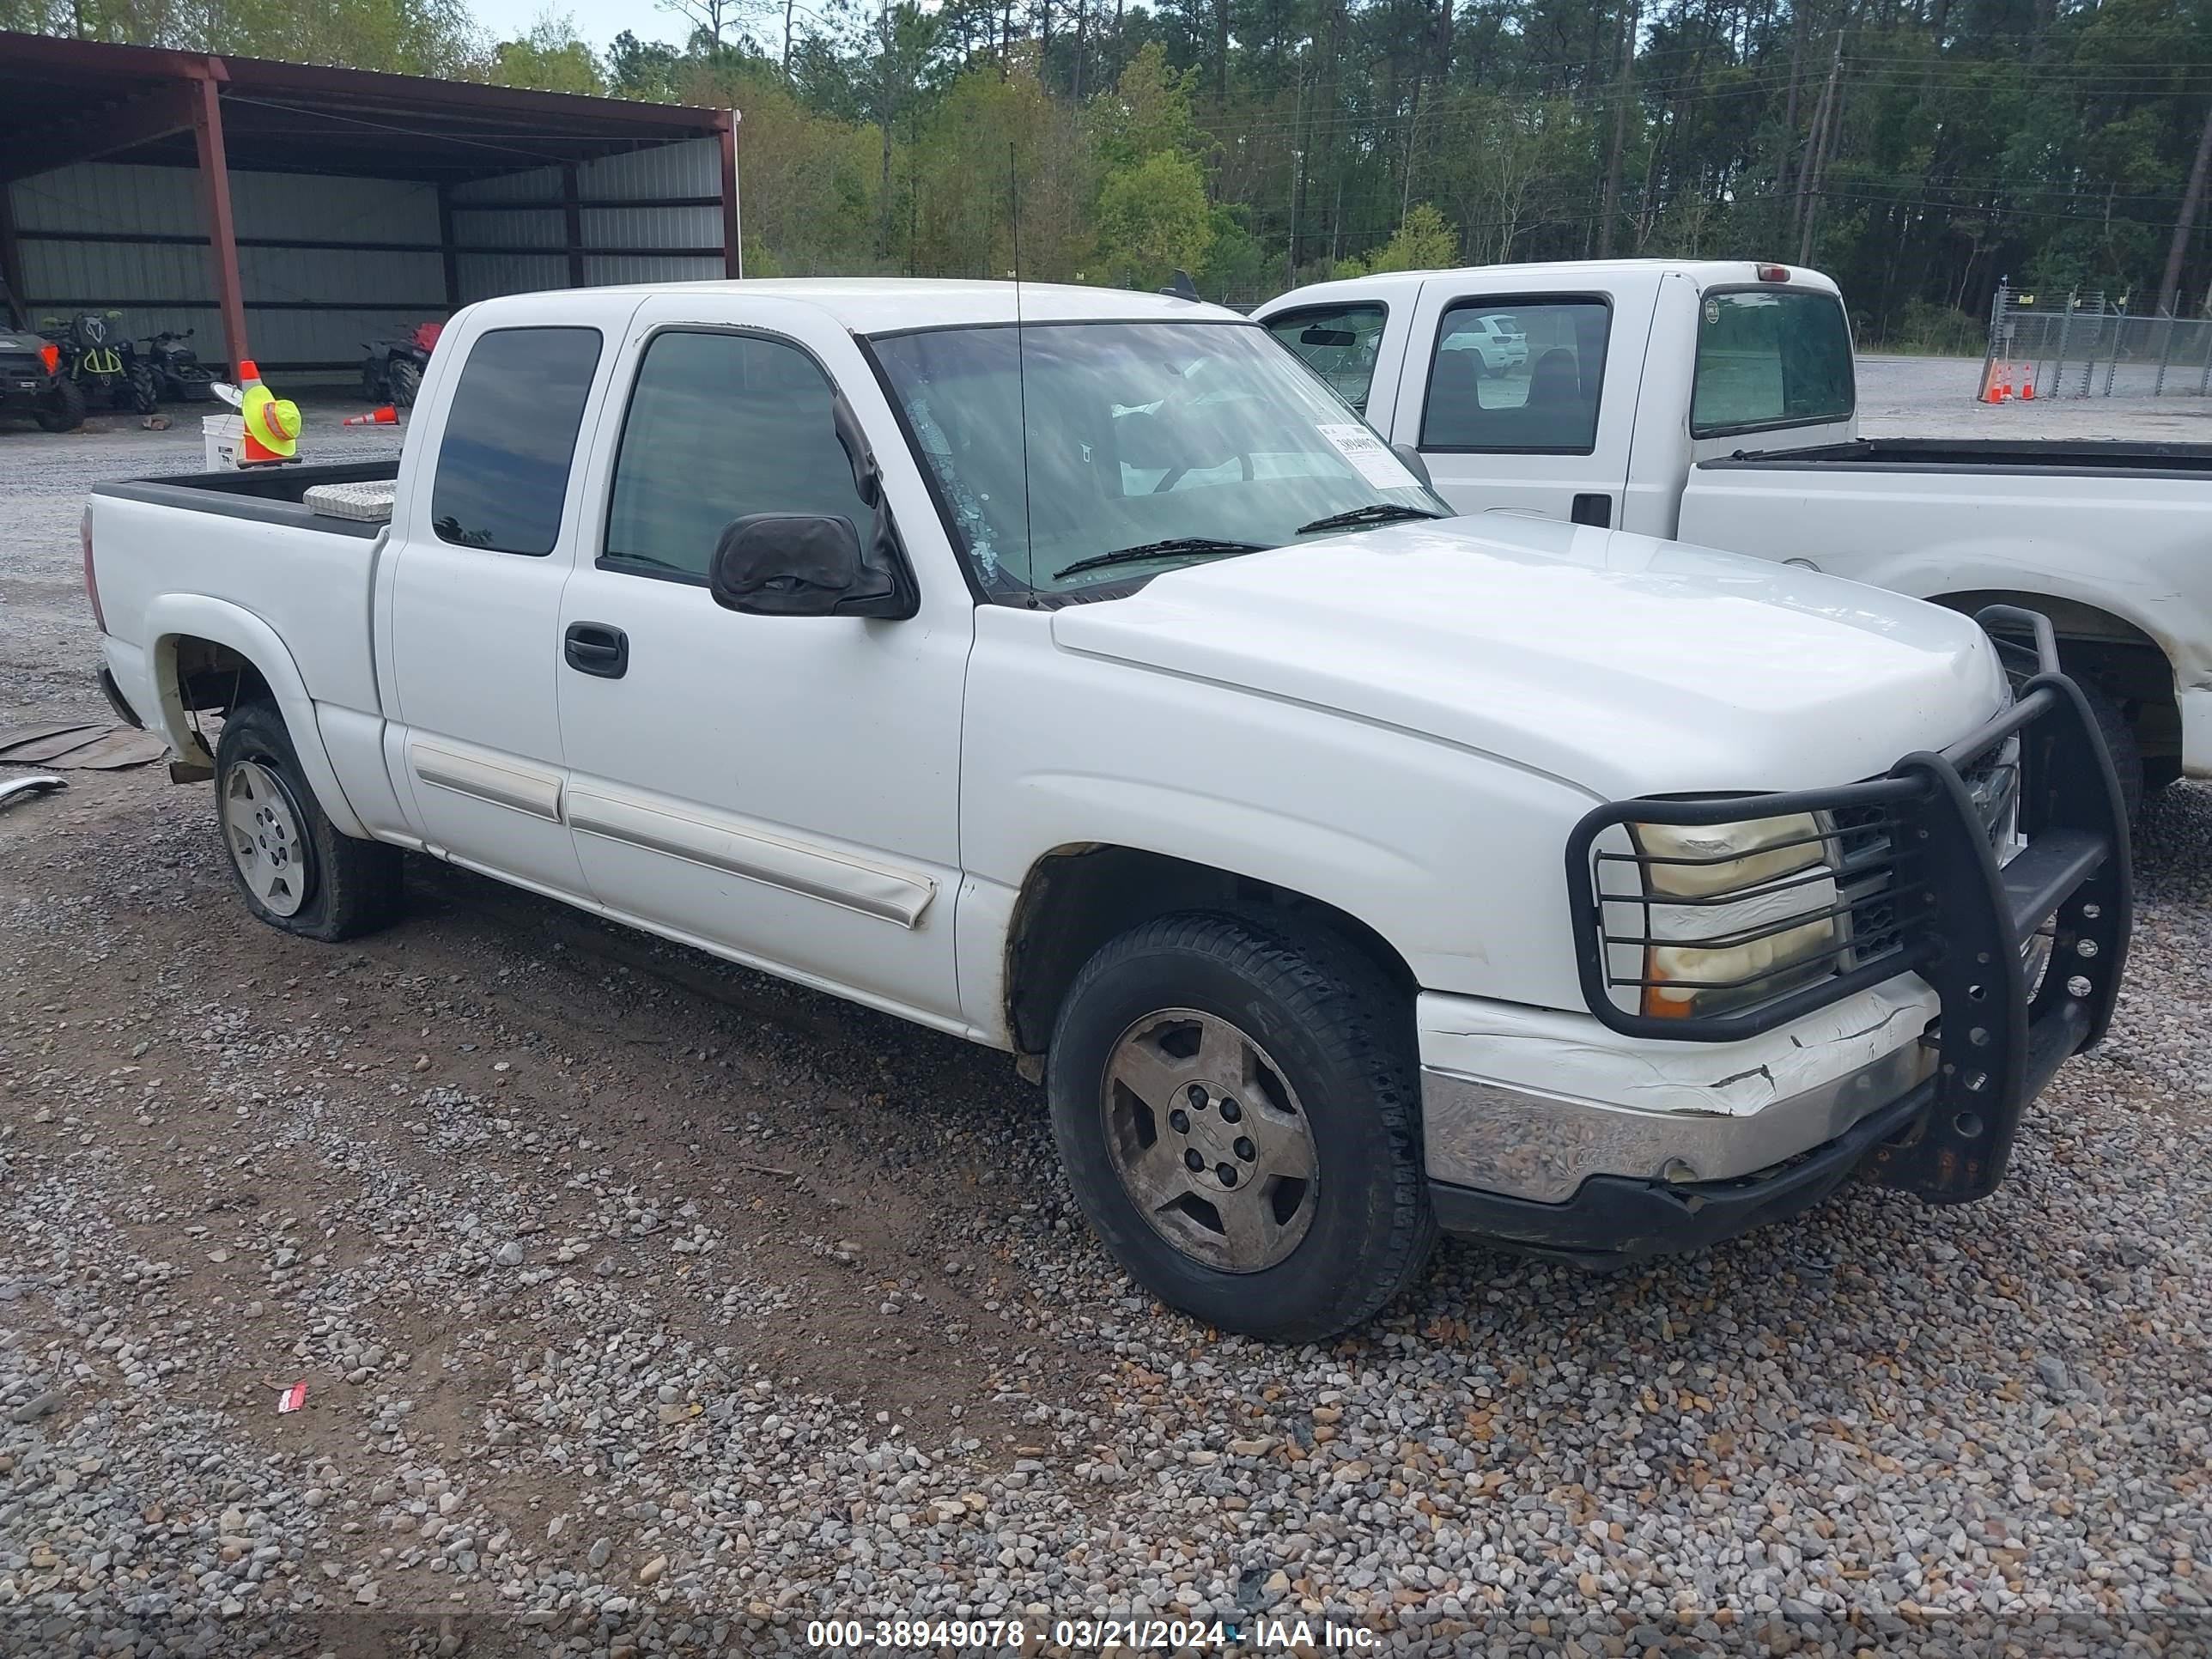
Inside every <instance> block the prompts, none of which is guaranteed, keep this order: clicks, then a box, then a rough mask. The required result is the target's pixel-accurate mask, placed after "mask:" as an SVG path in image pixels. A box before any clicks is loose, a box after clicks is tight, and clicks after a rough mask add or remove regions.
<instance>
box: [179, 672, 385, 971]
mask: <svg viewBox="0 0 2212 1659" xmlns="http://www.w3.org/2000/svg"><path fill="white" fill-rule="evenodd" d="M215 799H216V825H217V829H218V831H219V833H220V835H221V836H222V845H223V855H224V858H225V860H226V861H227V862H228V864H229V866H230V872H231V874H232V875H233V876H234V878H236V879H237V882H238V886H239V890H240V892H242V893H244V894H245V895H246V908H248V909H249V910H251V911H252V912H253V914H254V915H257V916H258V917H259V918H260V919H261V920H262V921H265V922H267V923H268V924H269V925H270V927H276V928H279V929H282V930H283V932H285V933H297V934H298V935H299V936H300V937H301V938H302V939H322V940H325V941H326V942H335V941H337V940H338V939H353V938H356V937H357V936H358V935H360V934H362V933H374V932H375V931H376V930H377V929H378V928H380V927H387V926H389V925H390V924H391V923H392V921H394V920H396V919H397V918H398V915H399V910H400V887H401V868H402V866H401V860H400V854H399V849H398V848H396V847H391V846H387V845H386V844H385V843H384V842H376V841H358V840H356V839H355V838H354V837H353V836H348V835H343V834H341V833H340V832H339V831H338V829H337V827H336V826H334V825H333V824H332V823H331V821H330V817H329V816H328V815H327V814H326V813H325V812H324V811H323V808H322V804H321V803H320V802H319V801H318V800H317V799H315V792H314V790H313V788H311V787H309V786H308V783H307V778H306V777H305V775H303V774H302V773H301V770H300V757H299V754H298V752H297V751H296V750H295V749H294V748H293V746H292V734H291V732H289V731H288V730H287V729H286V728H285V725H284V717H283V715H282V714H279V713H278V712H277V709H276V704H274V703H271V702H249V703H246V704H244V705H242V706H241V707H240V708H237V709H235V710H234V711H233V712H232V714H231V716H230V718H229V719H228V720H226V721H224V722H223V727H222V740H221V741H220V742H219V743H218V744H216V755H215Z"/></svg>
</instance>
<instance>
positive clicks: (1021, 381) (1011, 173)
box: [1006, 141, 1036, 594]
mask: <svg viewBox="0 0 2212 1659" xmlns="http://www.w3.org/2000/svg"><path fill="white" fill-rule="evenodd" d="M1006 216H1007V218H1008V219H1009V220H1010V221H1011V222H1012V227H1013V234H1014V385H1015V386H1016V388H1017V390H1018V393H1019V396H1020V398H1021V416H1022V544H1023V550H1024V553H1025V555H1026V556H1027V557H1026V563H1025V568H1026V569H1027V572H1028V577H1027V580H1028V581H1029V586H1030V592H1031V593H1032V594H1034V593H1035V592H1036V532H1035V531H1034V530H1033V529H1032V528H1031V526H1030V380H1029V368H1028V352H1027V350H1026V349H1024V345H1023V343H1022V176H1021V171H1020V169H1019V168H1018V167H1017V166H1016V165H1015V161H1014V146H1013V144H1012V141H1009V142H1008V143H1007V145H1006Z"/></svg>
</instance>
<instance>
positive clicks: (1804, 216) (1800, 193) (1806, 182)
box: [1790, 28, 1844, 264]
mask: <svg viewBox="0 0 2212 1659" xmlns="http://www.w3.org/2000/svg"><path fill="white" fill-rule="evenodd" d="M1843 68H1844V32H1843V30H1842V29H1840V28H1838V30H1837V31H1836V46H1835V51H1834V52H1833V53H1832V55H1831V57H1830V58H1829V60H1828V83H1827V85H1826V86H1825V87H1823V88H1820V104H1819V105H1818V106H1817V107H1815V108H1814V111H1813V131H1811V132H1810V133H1808V135H1806V138H1805V160H1804V161H1803V163H1802V165H1801V166H1800V167H1798V169H1797V203H1796V207H1795V208H1794V209H1793V210H1791V212H1790V228H1791V229H1792V230H1797V231H1800V232H1801V233H1802V240H1801V242H1800V245H1799V247H1798V252H1797V263H1798V264H1804V262H1805V260H1806V258H1808V256H1809V255H1810V253H1811V252H1812V241H1813V229H1812V226H1811V224H1810V222H1809V221H1810V219H1811V217H1812V202H1811V197H1812V193H1813V189H1814V185H1816V184H1817V183H1818V180H1817V179H1816V178H1815V176H1814V175H1815V174H1817V173H1819V172H1820V159H1821V156H1822V155H1823V154H1824V153H1825V152H1826V149H1827V143H1828V119H1829V116H1830V114H1831V113H1832V111H1833V108H1834V106H1835V101H1836V81H1837V78H1838V76H1841V75H1842V73H1843Z"/></svg>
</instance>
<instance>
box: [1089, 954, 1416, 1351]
mask: <svg viewBox="0 0 2212 1659" xmlns="http://www.w3.org/2000/svg"><path fill="white" fill-rule="evenodd" d="M1410 1012H1411V1011H1410V1009H1409V1007H1408V1006H1407V1002H1406V1000H1405V998H1404V996H1403V995H1402V994H1400V993H1398V992H1396V991H1395V990H1394V989H1393V988H1392V987H1390V986H1389V984H1387V983H1386V982H1385V981H1384V980H1383V976H1382V975H1381V974H1380V973H1379V972H1377V971H1376V969H1373V968H1372V967H1371V966H1370V965H1369V964H1368V963H1366V962H1365V961H1364V959H1362V958H1360V957H1358V956H1356V955H1355V954H1353V953H1352V951H1350V950H1348V949H1347V948H1346V947H1344V946H1343V945H1339V944H1336V943H1335V942H1334V941H1332V940H1328V939H1326V938H1323V937H1314V938H1307V937H1304V936H1300V935H1292V934H1291V933H1286V932H1283V931H1279V930H1278V929H1277V928H1276V927H1273V925H1272V924H1269V923H1265V922H1261V921H1253V920H1248V919H1246V918H1243V917H1241V916H1233V915H1217V914H1211V913H1205V912H1190V913H1186V914H1182V915H1170V916H1165V917H1162V918H1160V919H1159V920H1158V921H1151V922H1147V923H1146V924H1144V925H1143V926H1141V927H1137V928H1134V929H1133V930H1131V931H1130V932H1129V933H1124V934H1123V935H1121V937H1120V938H1119V939H1115V940H1113V941H1111V942H1110V943H1109V944H1108V945H1105V946H1104V947H1103V948H1102V949H1101V950H1100V951H1098V953H1097V955H1096V956H1094V957H1091V960H1090V962H1089V963H1086V964H1085V966H1084V968H1083V970H1082V971H1081V972H1080V973H1079V974H1078V975H1076V979H1075V983H1074V984H1073V987H1070V989H1069V992H1068V994H1067V997H1066V1000H1065V1001H1064V1002H1063V1003H1062V1004H1061V1006H1060V1018H1059V1020H1058V1022H1057V1024H1056V1025H1055V1027H1054V1033H1053V1041H1052V1051H1051V1056H1050V1059H1049V1060H1048V1065H1047V1068H1046V1088H1047V1091H1048V1095H1049V1097H1050V1101H1051V1106H1052V1120H1053V1133H1054V1139H1055V1140H1056V1141H1057V1142H1058V1144H1059V1147H1060V1157H1061V1158H1062V1160H1063V1161H1064V1162H1065V1163H1066V1166H1067V1172H1068V1179H1069V1181H1070V1182H1071V1184H1072V1185H1073V1188H1074V1189H1075V1196H1076V1201H1077V1203H1078V1204H1079V1206H1081V1208H1082V1210H1083V1212H1084V1215H1085V1218H1088V1220H1089V1221H1090V1223H1091V1227H1092V1229H1093V1231H1096V1232H1097V1235H1098V1237H1099V1239H1100V1241H1101V1242H1102V1243H1104V1244H1105V1246H1106V1248H1107V1249H1109V1251H1111V1252H1112V1253H1113V1255H1114V1256H1115V1260H1116V1261H1120V1262H1121V1265H1122V1267H1125V1268H1127V1270H1128V1272H1129V1273H1130V1275H1131V1277H1133V1278H1134V1279H1136V1280H1137V1281H1138V1283H1139V1284H1140V1285H1143V1286H1144V1287H1145V1288H1146V1290H1148V1291H1152V1294H1154V1295H1155V1296H1157V1297H1159V1298H1160V1299H1161V1300H1162V1301H1164V1302H1166V1303H1168V1304H1170V1305H1171V1306H1173V1307H1176V1308H1179V1309H1181V1310H1183V1311H1184V1312H1186V1313H1188V1314H1190V1315H1192V1316H1194V1317H1196V1318H1198V1319H1201V1320H1204V1321H1205V1322H1206V1323H1207V1324H1209V1325H1212V1326H1214V1327H1216V1328H1218V1329H1222V1330H1227V1331H1237V1332H1242V1333H1243V1334H1247V1335H1250V1336H1255V1337H1260V1338H1262V1339H1265V1340H1270V1341H1281V1342H1316V1341H1322V1340H1326V1339H1328V1338H1329V1337H1333V1336H1336V1335H1338V1334H1341V1333H1343V1332H1345V1331H1348V1330H1351V1329H1352V1328H1354V1327H1357V1326H1358V1325H1361V1324H1364V1323H1365V1322H1367V1321H1368V1320H1370V1319H1371V1318H1372V1317H1374V1316H1375V1315H1376V1314H1377V1313H1378V1312H1380V1311H1381V1310H1383V1307H1385V1306H1386V1305H1387V1304H1389V1302H1390V1301H1391V1300H1392V1299H1393V1298H1394V1297H1396V1296H1397V1295H1398V1294H1399V1293H1400V1292H1401V1291H1403V1290H1404V1289H1405V1288H1406V1287H1407V1285H1409V1284H1410V1283H1412V1281H1413V1279H1414V1277H1415V1275H1417V1274H1418V1273H1419V1272H1420V1270H1421V1267H1422V1266H1423V1265H1424V1264H1425V1262H1426V1261H1427V1260H1428V1256H1429V1252H1430V1249H1431V1246H1432V1245H1433V1244H1434V1243H1435V1240H1436V1219H1435V1217H1434V1215H1433V1214H1432V1213H1431V1211H1430V1208H1429V1202H1428V1190H1427V1186H1426V1182H1425V1178H1424V1176H1423V1173H1422V1169H1421V1158H1420V1110H1419V1067H1418V1065H1417V1062H1416V1060H1415V1057H1414V1051H1413V1030H1412V1020H1411V1018H1410Z"/></svg>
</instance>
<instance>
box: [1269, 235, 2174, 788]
mask: <svg viewBox="0 0 2212 1659" xmlns="http://www.w3.org/2000/svg"><path fill="white" fill-rule="evenodd" d="M1258 315H1259V316H1260V317H1261V319H1263V320H1264V321H1265V322H1266V324H1267V326H1268V327H1269V328H1270V329H1271V330H1273V331H1274V333H1275V334H1276V336H1277V337H1279V339H1281V340H1283V341H1284V342H1285V343H1287V344H1288V345H1290V347H1291V349H1293V350H1295V351H1297V352H1298V353H1299V354H1300V355H1301V356H1304V357H1305V358H1306V359H1307V360H1308V361H1309V362H1311V363H1312V364H1313V365H1314V367H1315V368H1317V369H1319V370H1320V371H1321V372H1322V374H1323V375H1324V376H1325V377H1327V378H1328V380H1330V382H1331V383H1332V384H1333V385H1334V386H1335V387H1336V389H1337V390H1338V391H1339V392H1340V393H1342V394H1343V395H1344V396H1345V398H1346V399H1347V400H1349V401H1350V402H1351V403H1352V404H1353V406H1354V407H1355V408H1359V409H1361V410H1364V413H1365V415H1366V416H1367V419H1368V420H1369V421H1370V422H1371V423H1372V424H1373V425H1374V426H1375V428H1376V429H1377V430H1378V431H1379V432H1381V433H1383V435H1385V436H1386V437H1388V438H1389V439H1391V440H1393V441H1396V442H1399V443H1403V444H1407V445H1409V446H1412V447H1416V448H1418V449H1419V452H1420V453H1421V455H1422V457H1423V459H1425V462H1426V463H1427V465H1428V470H1429V471H1430V473H1431V476H1432V477H1433V479H1434V482H1435V484H1436V488H1437V491H1438V493H1439V494H1441V495H1443V497H1444V499H1445V500H1447V501H1449V502H1450V503H1451V504H1452V505H1453V506H1454V507H1457V508H1458V509H1459V510H1460V511H1461V512H1462V513H1480V512H1485V511H1488V510H1491V509H1493V508H1495V509H1500V510H1518V511H1524V512H1530V513H1541V514H1542V515H1544V516H1545V517H1547V518H1555V519H1568V520H1573V521H1575V522H1577V523H1580V524H1593V525H1613V526H1618V527H1620V528H1622V529H1626V530H1638V531H1642V532H1645V533H1646V534H1649V535H1653V536H1670V537H1674V536H1678V537H1680V538H1682V539H1683V540H1685V541H1690V542H1696V543H1699V544H1703V545H1705V546H1710V547H1725V548H1730V549H1733V550H1735V551H1737V552H1741V553H1753V554H1757V555H1759V556H1760V557H1762V558H1769V559H1780V560H1787V561H1788V562H1790V563H1793V564H1798V565H1805V566H1809V567H1811V568H1814V569H1818V570H1823V571H1826V572H1828V573H1829V574H1833V575H1838V576H1848V577H1850V579H1851V580H1854V581H1863V582H1872V583H1874V584H1875V585H1876V586H1881V587H1891V588H1895V589H1896V590H1897V591H1898V592H1903V593H1911V594H1914V595H1916V596H1917V597H1918V598H1921V599H1932V600H1935V601H1936V602H1937V603H1938V604H1942V605H1949V606H1951V607H1953V608H1954V609H1956V610H1960V611H1966V612H1968V613H1970V614H1971V613H1973V612H1976V611H1980V610H1982V609H1983V608H1984V607H1985V606H1988V605H1998V604H2007V605H2019V606H2025V607H2027V608H2030V609H2033V610H2035V611H2041V612H2043V613H2045V615H2047V616H2048V617H2050V618H2051V621H2052V622H2053V623H2056V624H2057V630H2058V637H2059V640H2060V641H2061V643H2062V645H2063V647H2064V648H2065V653H2066V661H2067V665H2068V667H2069V669H2070V670H2072V671H2074V672H2075V674H2076V676H2077V677H2078V678H2080V680H2081V684H2082V686H2083V689H2084V690H2087V691H2088V692H2089V694H2090V697H2091V701H2092V703H2093V705H2094V706H2095V708H2096V710H2097V713H2098V715H2099V717H2100V720H2101V721H2102V722H2103V723H2104V726H2105V727H2106V733H2107V736H2108V738H2109V739H2110V741H2111V746H2112V750H2113V756H2114V760H2115V762H2116V763H2117V765H2118V770H2119V773H2120V778H2121V787H2122V792H2123V793H2124V795H2125V796H2126V798H2127V799H2128V800H2129V802H2130V807H2131V808H2132V806H2133V804H2134V803H2135V801H2136V799H2139V798H2140V797H2141V795H2142V793H2143V792H2144V790H2146V789H2155V788H2157V787H2160V786H2162V785H2164V784H2166V783H2170V782H2172V781H2173V780H2175V779H2176V778H2179V777H2180V776H2182V775H2185V774H2186V775H2189V776H2192V777H2212V444H2205V445H2190V444H2122V443H2071V442H2034V441H1968V440H1942V441H1923V440H1917V439H1905V440H1899V439H1875V440H1867V439H1862V438H1860V437H1859V436H1858V428H1857V397H1856V386H1855V378H1854V374H1853V370H1852V356H1851V343H1850V325H1849V323H1848V321H1847V320H1846V319H1845V317H1844V308H1843V305H1842V302H1841V301H1840V299H1839V297H1838V294H1837V291H1836V286H1835V284H1834V283H1832V282H1830V281H1829V280H1828V278H1826V276H1821V275H1820V274H1819V273H1818V272H1815V271H1809V270H1789V269H1787V268H1785V267H1783V266H1780V265H1759V264H1742V263H1724V262H1721V261H1716V260H1706V261H1693V260H1692V261H1677V260H1656V259H1654V260H1644V259H1638V260H1602V261H1598V262H1595V263H1590V264H1542V265H1498V266H1490V267H1477V268H1474V269H1470V270H1430V271H1407V272H1402V273H1396V274H1392V275H1386V276H1368V277H1361V278H1358V279H1356V280H1352V281H1348V282H1340V283H1322V284H1319V285H1317V286H1315V287H1310V288H1303V289H1297V291H1296V292H1294V293H1291V294H1286V295H1283V296H1282V297H1281V298H1280V299H1278V300H1273V301H1269V302H1268V303H1267V305H1265V306H1262V307H1261V308H1260V311H1259V313H1258ZM1500 331H1509V332H1510V333H1511V334H1512V335H1514V336H1516V337H1524V338H1525V340H1526V342H1527V347H1528V350H1527V356H1526V357H1525V359H1524V360H1523V361H1522V362H1517V363H1508V362H1501V361H1500V359H1499V356H1498V352H1497V349H1496V345H1495V341H1496V339H1497V338H1498V334H1499V332H1500Z"/></svg>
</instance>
